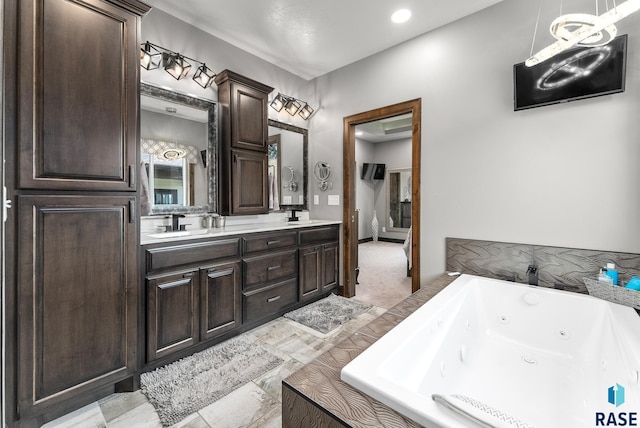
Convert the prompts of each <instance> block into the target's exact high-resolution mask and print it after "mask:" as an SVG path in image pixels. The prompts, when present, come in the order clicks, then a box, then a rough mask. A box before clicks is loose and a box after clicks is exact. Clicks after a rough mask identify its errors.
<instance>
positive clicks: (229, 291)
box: [142, 225, 339, 370]
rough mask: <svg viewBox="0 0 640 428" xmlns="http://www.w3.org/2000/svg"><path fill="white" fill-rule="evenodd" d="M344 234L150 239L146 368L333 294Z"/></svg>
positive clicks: (321, 230) (308, 231)
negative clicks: (173, 240) (340, 246)
mask: <svg viewBox="0 0 640 428" xmlns="http://www.w3.org/2000/svg"><path fill="white" fill-rule="evenodd" d="M338 236H339V226H338V225H329V226H315V227H306V228H300V229H284V230H276V231H270V232H261V233H249V234H241V235H234V236H227V237H217V238H213V237H212V238H209V239H198V240H190V241H177V242H167V243H154V244H148V245H144V246H143V252H144V257H145V274H144V277H145V280H144V283H145V289H146V301H145V303H144V307H145V313H146V339H145V343H144V347H145V354H146V356H145V358H144V365H143V367H142V369H143V370H151V369H153V368H155V367H158V366H161V365H164V364H167V363H170V362H172V361H175V360H177V359H179V358H182V357H185V356H187V355H189V354H192V353H193V352H197V351H200V350H203V349H205V348H207V347H209V346H212V345H214V344H215V343H218V342H220V341H222V340H225V339H227V338H229V337H231V336H233V335H236V334H239V333H241V332H243V331H246V330H248V329H251V328H254V327H257V326H258V325H260V324H263V323H265V322H267V321H269V320H272V319H274V318H276V317H278V316H281V315H283V314H284V313H286V312H288V311H290V310H293V309H295V308H297V307H300V306H302V305H304V304H307V303H309V302H311V301H313V300H317V299H319V298H321V297H323V296H325V295H327V294H328V293H329V292H330V291H331V290H332V289H334V288H335V287H336V286H337V283H338V251H339V246H338ZM302 290H305V291H304V292H303V291H302Z"/></svg>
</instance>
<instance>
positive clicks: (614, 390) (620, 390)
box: [609, 383, 624, 407]
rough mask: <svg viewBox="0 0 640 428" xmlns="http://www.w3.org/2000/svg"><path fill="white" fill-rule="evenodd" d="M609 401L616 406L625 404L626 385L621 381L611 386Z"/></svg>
mask: <svg viewBox="0 0 640 428" xmlns="http://www.w3.org/2000/svg"><path fill="white" fill-rule="evenodd" d="M609 403H611V404H613V405H614V406H616V407H620V406H621V405H623V404H624V387H623V386H622V385H620V384H619V383H616V384H615V385H613V386H612V387H610V388H609Z"/></svg>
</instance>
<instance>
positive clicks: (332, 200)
mask: <svg viewBox="0 0 640 428" xmlns="http://www.w3.org/2000/svg"><path fill="white" fill-rule="evenodd" d="M327 203H328V204H329V205H340V195H327Z"/></svg>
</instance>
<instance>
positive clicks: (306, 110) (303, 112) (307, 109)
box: [298, 103, 314, 120]
mask: <svg viewBox="0 0 640 428" xmlns="http://www.w3.org/2000/svg"><path fill="white" fill-rule="evenodd" d="M313 112H314V110H313V109H312V108H311V106H310V105H309V104H307V103H304V106H303V107H302V108H301V109H300V111H299V112H298V114H299V115H300V116H301V117H302V118H303V119H304V120H307V119H309V117H310V116H311V115H312V114H313Z"/></svg>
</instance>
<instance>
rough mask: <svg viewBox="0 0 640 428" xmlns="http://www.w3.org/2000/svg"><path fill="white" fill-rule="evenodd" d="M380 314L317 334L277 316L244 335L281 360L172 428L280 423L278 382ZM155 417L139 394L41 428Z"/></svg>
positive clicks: (124, 423) (114, 424)
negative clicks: (281, 360) (277, 364)
mask: <svg viewBox="0 0 640 428" xmlns="http://www.w3.org/2000/svg"><path fill="white" fill-rule="evenodd" d="M384 312H385V309H383V308H379V307H377V306H374V307H372V308H371V309H370V310H368V311H367V312H365V313H363V314H361V315H359V316H358V317H357V318H355V319H353V320H351V321H349V322H347V323H345V324H343V325H342V326H340V327H339V328H337V329H335V330H333V331H331V332H329V333H327V334H322V333H319V332H317V331H315V330H312V329H310V328H307V327H305V326H303V325H301V324H298V323H295V322H293V321H291V320H288V319H285V318H282V317H280V318H278V319H276V320H274V321H271V322H269V323H267V324H265V325H262V326H260V327H257V328H255V329H253V330H250V331H248V332H246V333H244V335H245V336H247V337H248V338H250V339H252V340H255V341H256V342H257V343H260V344H261V345H262V346H264V347H265V348H266V349H268V350H269V351H271V352H272V353H273V354H275V355H278V356H280V357H281V358H282V359H283V360H284V362H283V363H282V364H281V365H280V366H278V367H276V368H275V369H273V370H271V371H270V372H268V373H266V374H264V375H262V376H260V377H259V378H257V379H254V380H253V381H252V382H249V383H247V384H245V385H244V386H242V387H240V388H239V389H237V390H235V391H233V392H232V393H230V394H228V395H227V396H225V397H223V398H221V399H220V400H218V401H216V402H215V403H212V404H210V405H209V406H207V407H205V408H203V409H202V410H200V411H199V412H197V413H194V414H192V415H191V416H189V417H187V418H186V419H184V420H183V421H182V422H180V423H178V424H176V425H175V426H176V427H189V428H207V427H211V428H225V427H229V428H238V427H249V428H256V427H260V428H270V427H280V426H281V425H282V415H281V397H282V388H281V381H282V379H284V378H286V377H287V376H289V375H290V374H291V373H293V372H295V371H297V370H298V369H300V368H301V367H302V366H304V365H305V364H306V363H308V362H310V361H311V360H313V359H315V358H316V357H318V356H320V355H321V354H322V353H324V352H325V351H326V350H328V349H329V348H331V347H332V346H334V345H335V344H336V343H339V342H340V341H342V340H343V339H344V338H346V337H347V336H349V335H350V334H351V333H353V332H354V331H355V330H357V329H359V328H360V327H362V326H364V325H365V324H368V323H369V322H370V321H372V320H373V319H375V318H377V317H378V316H379V315H381V314H382V313H384ZM161 426H162V425H161V423H160V419H159V418H158V415H157V414H156V412H155V410H154V408H153V406H152V405H151V404H150V403H149V401H148V400H147V398H146V396H145V395H144V394H142V392H140V391H136V392H132V393H125V394H113V395H111V396H109V397H106V398H105V399H103V400H101V401H99V402H95V403H92V404H90V405H88V406H86V407H84V408H82V409H79V410H77V411H75V412H73V413H70V414H68V415H66V416H63V417H62V418H60V419H56V420H54V421H51V422H49V423H48V424H46V425H44V428H71V427H74V428H89V427H109V428H120V427H122V428H139V427H141V428H146V427H149V428H155V427H161Z"/></svg>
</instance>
